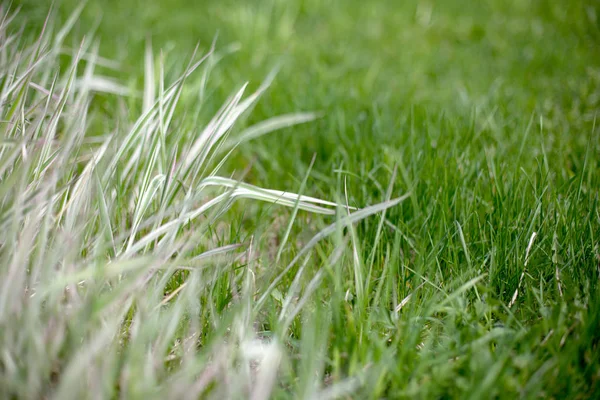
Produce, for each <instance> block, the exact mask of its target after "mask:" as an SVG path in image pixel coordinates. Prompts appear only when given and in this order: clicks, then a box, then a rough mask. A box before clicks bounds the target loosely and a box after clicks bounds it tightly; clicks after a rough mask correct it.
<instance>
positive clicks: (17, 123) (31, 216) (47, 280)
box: [0, 10, 403, 399]
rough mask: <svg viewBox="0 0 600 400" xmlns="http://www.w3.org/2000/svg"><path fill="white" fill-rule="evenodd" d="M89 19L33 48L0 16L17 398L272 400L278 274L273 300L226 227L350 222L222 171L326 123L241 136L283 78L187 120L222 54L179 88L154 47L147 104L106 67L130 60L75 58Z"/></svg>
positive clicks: (3, 297) (7, 270) (9, 322)
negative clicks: (239, 204) (105, 111)
mask: <svg viewBox="0 0 600 400" xmlns="http://www.w3.org/2000/svg"><path fill="white" fill-rule="evenodd" d="M79 11H80V10H78V11H76V13H75V14H73V16H72V18H71V19H70V20H69V21H67V23H66V24H65V26H63V27H62V28H61V29H60V30H58V31H57V32H54V33H52V28H53V27H52V20H51V19H49V20H47V21H46V25H45V27H44V30H43V32H42V34H41V35H40V37H39V38H38V39H37V40H36V41H34V42H33V43H31V44H27V42H26V41H25V40H24V38H23V36H22V32H21V31H15V30H14V29H13V28H12V25H11V19H12V18H13V17H14V14H11V13H9V12H7V11H6V10H3V11H2V12H1V15H2V21H1V23H0V87H1V91H0V119H1V121H0V132H1V143H0V230H1V231H2V232H3V233H2V235H1V239H0V260H1V261H0V265H1V267H0V282H1V283H0V285H1V291H0V327H1V328H0V348H1V349H2V352H1V354H0V387H1V389H0V392H1V393H2V397H7V398H10V397H19V398H41V397H53V398H61V399H63V398H88V397H89V398H114V397H124V398H141V397H146V396H151V397H162V398H166V397H168V398H198V396H210V397H213V398H230V397H238V396H244V397H246V396H250V397H251V398H255V399H263V398H267V397H269V395H270V393H271V391H272V389H273V387H274V386H275V385H276V383H277V382H276V379H277V374H278V372H279V371H280V369H281V365H282V359H283V357H284V356H285V354H286V349H285V347H284V342H283V341H282V340H280V339H278V337H277V335H276V336H274V337H272V338H271V339H269V340H266V339H264V338H263V339H260V338H259V337H258V336H257V333H256V330H255V328H254V323H255V321H256V320H257V315H258V313H260V312H261V307H262V305H263V304H264V301H265V299H266V298H267V297H268V296H269V294H270V293H271V292H272V291H273V290H274V289H275V286H276V284H277V282H279V280H278V279H275V281H273V283H272V284H271V285H270V286H266V289H265V290H261V291H259V288H257V287H256V284H255V273H254V271H253V268H254V263H255V261H254V259H255V257H254V255H253V254H252V251H253V246H252V241H251V240H250V241H245V242H234V243H218V241H215V240H214V238H213V236H212V235H211V231H212V229H213V227H214V226H215V225H216V223H217V222H218V221H221V220H223V218H225V219H226V218H228V215H229V214H226V211H227V209H228V208H230V207H231V205H232V203H233V201H235V200H237V199H244V198H247V199H256V200H261V201H266V202H271V203H274V204H277V205H282V206H287V207H291V208H292V209H293V210H294V211H293V215H294V216H295V215H296V213H297V212H298V210H305V211H308V212H312V213H321V214H326V215H327V214H328V215H335V214H336V206H337V205H336V203H333V202H329V201H323V200H319V199H316V198H313V197H309V196H303V195H296V194H293V193H289V192H286V191H279V190H272V189H263V188H259V187H256V186H252V185H249V184H245V183H241V182H239V181H237V180H235V179H232V178H228V177H223V176H219V175H218V172H219V170H220V169H221V167H222V166H223V164H224V163H225V162H226V160H227V158H228V157H229V155H230V154H231V153H232V152H233V151H234V150H235V146H237V145H238V144H239V143H240V142H241V141H244V140H249V139H253V138H256V137H258V136H261V135H263V134H266V133H269V132H272V131H274V130H276V129H279V128H281V127H285V126H289V125H293V124H297V123H304V122H308V121H310V120H312V119H314V118H315V115H314V114H312V113H299V114H289V115H284V116H277V117H274V118H273V119H270V120H267V121H264V122H261V123H259V124H257V125H254V126H251V127H249V128H247V129H246V130H244V131H242V132H238V134H237V135H235V136H232V135H231V133H232V128H233V127H234V125H235V124H236V122H237V121H238V120H239V119H240V118H241V117H242V116H243V115H244V114H245V113H247V112H248V111H249V110H250V109H251V108H252V106H253V105H254V104H255V102H256V101H257V100H258V98H259V96H260V95H261V94H262V93H263V92H264V91H265V90H266V89H267V87H268V86H269V84H270V82H271V80H272V79H273V75H270V76H269V77H268V78H267V79H266V81H265V82H264V83H263V84H262V85H261V86H260V87H259V88H258V89H257V90H256V91H255V92H254V93H251V94H250V95H247V96H246V95H245V92H246V90H247V87H246V85H244V86H242V87H241V88H240V89H239V90H238V91H237V92H235V93H234V94H233V95H232V96H231V97H230V98H229V99H228V100H227V101H226V102H225V104H223V105H222V107H221V108H220V109H219V110H218V112H217V113H216V114H215V115H214V117H213V118H212V119H210V120H209V121H205V122H204V124H202V125H201V122H202V121H201V120H195V119H194V126H191V127H190V126H186V125H185V124H184V123H183V122H182V121H181V120H180V116H181V114H182V111H181V110H180V109H178V101H179V99H180V98H181V95H182V91H183V88H184V85H185V84H186V79H187V78H188V77H189V76H190V75H191V74H193V73H196V74H201V75H202V76H203V79H201V82H202V85H205V84H206V81H207V79H208V76H209V73H210V70H211V69H212V68H214V66H215V62H214V60H215V58H216V55H215V54H216V53H215V50H214V48H211V49H209V50H208V52H207V53H206V54H205V55H204V56H202V57H201V58H199V59H197V57H196V56H194V57H193V58H192V61H191V62H190V63H189V65H188V66H187V68H186V69H185V71H184V73H183V74H182V76H181V77H180V78H178V79H176V80H174V81H173V82H171V83H169V82H166V79H165V71H164V66H163V65H164V63H163V60H162V59H161V58H158V60H156V59H155V56H154V53H153V51H152V47H151V46H150V45H148V47H147V51H146V57H145V82H144V90H143V93H141V94H138V93H136V92H134V91H133V90H132V89H131V88H130V87H127V86H126V85H124V84H123V83H121V82H123V81H124V80H122V79H119V80H117V79H114V78H111V77H109V72H106V73H105V74H103V73H102V72H101V71H102V70H105V71H106V65H108V66H113V64H114V63H111V62H106V60H105V59H103V58H101V57H100V56H99V54H98V51H97V48H98V47H97V45H96V42H94V41H93V40H92V39H91V38H87V39H85V40H83V41H82V42H81V45H80V47H79V48H78V49H76V51H74V52H73V53H72V54H70V55H69V57H66V58H65V57H64V56H61V54H62V52H63V40H64V38H65V37H66V35H67V34H68V31H69V29H70V27H71V26H72V25H73V23H74V21H75V20H76V18H77V15H78V14H77V13H78V12H79ZM66 59H68V63H67V64H65V60H66ZM61 64H62V65H63V67H61ZM107 96H112V97H113V98H116V100H115V104H118V105H119V106H118V107H115V109H111V111H110V112H111V113H112V114H110V115H100V114H99V113H100V112H101V111H99V110H97V109H95V111H91V107H90V105H91V103H92V102H93V101H94V99H95V98H98V97H107ZM202 99H203V98H202V96H199V97H198V99H197V101H198V102H202ZM136 109H141V113H140V115H139V117H138V118H137V119H132V118H131V115H132V114H133V113H134V112H135V110H136ZM303 186H304V185H303ZM301 190H303V187H301ZM401 200H403V198H400V199H396V200H388V201H386V202H384V203H381V204H379V205H376V206H371V207H367V208H364V209H362V210H358V211H356V212H354V213H348V215H346V216H345V217H343V218H340V219H338V220H337V222H335V223H333V224H332V225H331V226H329V227H328V228H326V229H325V230H323V231H321V232H320V233H318V234H317V235H316V236H315V237H314V238H313V239H312V240H311V241H310V242H309V243H308V244H307V245H306V246H305V247H304V249H303V250H302V251H301V252H300V253H299V254H298V256H297V257H296V258H295V259H294V260H292V261H291V263H290V264H289V265H288V267H287V268H286V269H285V270H284V272H283V273H282V275H280V277H281V276H283V274H284V273H286V271H289V270H290V269H291V268H292V267H294V265H295V264H296V263H297V262H298V261H300V260H301V259H302V260H304V259H305V258H304V257H305V256H306V255H307V254H309V253H310V250H311V249H312V248H313V247H314V246H315V245H316V244H317V242H319V241H320V240H321V239H323V238H324V237H326V236H328V235H331V234H333V233H335V232H339V231H340V230H341V229H342V228H343V227H344V226H348V225H351V224H352V223H354V222H356V221H358V220H360V219H362V218H365V217H367V216H369V215H372V214H375V213H378V212H381V211H383V210H385V209H386V208H388V207H391V206H393V205H395V204H397V203H398V202H400V201H401ZM344 212H345V211H344ZM292 221H293V218H292ZM288 233H289V230H288ZM284 242H285V241H284ZM278 258H279V257H278ZM322 273H323V272H320V273H318V274H317V275H316V276H314V277H313V278H312V279H311V281H310V284H309V285H308V287H306V288H305V290H304V293H303V294H302V296H301V300H300V301H296V300H294V299H293V297H294V296H296V295H298V294H299V293H300V289H301V286H300V285H299V282H298V281H296V282H295V286H294V290H293V291H292V292H290V293H292V294H293V296H292V294H290V295H288V296H287V298H286V300H285V301H286V302H285V305H286V306H285V307H284V310H283V311H282V312H281V315H282V318H281V319H280V320H281V322H280V326H279V327H273V331H274V332H280V334H279V337H280V338H283V337H284V336H285V332H286V330H287V328H286V326H288V325H289V324H290V323H291V321H292V320H294V318H295V317H296V316H297V315H299V314H300V312H301V310H302V308H303V305H304V304H306V300H307V299H308V297H309V296H310V294H311V292H312V291H314V288H315V287H316V285H318V284H319V281H320V277H321V275H322ZM224 276H225V277H227V278H226V279H227V280H229V282H228V288H227V289H226V290H225V291H222V290H220V289H219V286H218V285H219V282H222V279H223V277H224ZM298 276H300V275H298ZM279 279H280V278H279ZM230 291H233V292H234V296H233V297H230V298H228V297H227V296H228V293H229V292H230ZM223 298H225V299H223ZM288 308H289V310H287V309H288ZM306 373H307V374H308V375H312V372H311V371H307V372H306ZM330 390H332V389H330Z"/></svg>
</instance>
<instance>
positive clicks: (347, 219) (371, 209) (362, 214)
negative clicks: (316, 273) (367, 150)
mask: <svg viewBox="0 0 600 400" xmlns="http://www.w3.org/2000/svg"><path fill="white" fill-rule="evenodd" d="M409 197H410V192H409V193H406V194H404V195H403V196H401V197H398V198H396V199H393V200H389V201H384V202H382V203H379V204H375V205H372V206H368V207H365V208H362V209H360V210H358V211H356V212H354V213H352V214H349V215H346V216H344V217H342V218H339V219H338V220H337V221H336V222H334V223H333V224H331V225H329V226H327V227H326V228H325V229H323V230H321V231H320V232H319V233H317V234H316V235H315V236H313V237H312V239H310V241H309V242H308V243H307V244H306V245H305V246H304V247H303V248H302V250H300V251H299V252H298V254H297V255H296V256H295V257H294V258H293V259H292V261H291V262H290V263H289V264H288V265H287V266H286V267H285V269H284V270H283V271H282V272H281V273H280V274H279V275H278V276H277V278H275V279H274V280H273V282H272V283H271V284H270V285H269V287H268V288H267V289H266V290H265V292H264V293H263V294H262V296H261V297H260V298H259V300H258V301H257V302H256V306H255V310H260V308H261V307H262V305H263V304H264V302H265V300H266V299H267V297H268V296H269V295H270V294H271V292H272V291H273V289H274V288H275V287H276V286H277V285H278V284H279V282H281V280H282V279H283V277H284V276H285V274H287V273H288V272H289V270H290V269H291V268H292V267H293V266H294V265H295V264H296V263H297V262H298V260H300V258H302V257H303V256H304V255H305V254H306V253H308V252H309V251H310V250H311V249H312V248H313V247H315V246H316V245H317V243H319V242H320V241H321V240H323V239H324V238H326V237H327V236H329V235H331V234H332V233H334V232H335V231H336V230H337V229H338V228H340V227H346V226H348V225H351V224H354V223H356V222H358V221H360V220H362V219H365V218H367V217H369V216H371V215H373V214H377V213H378V212H381V211H383V210H386V209H388V208H390V207H394V206H396V205H398V204H400V203H401V202H403V201H404V200H406V199H407V198H409Z"/></svg>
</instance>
